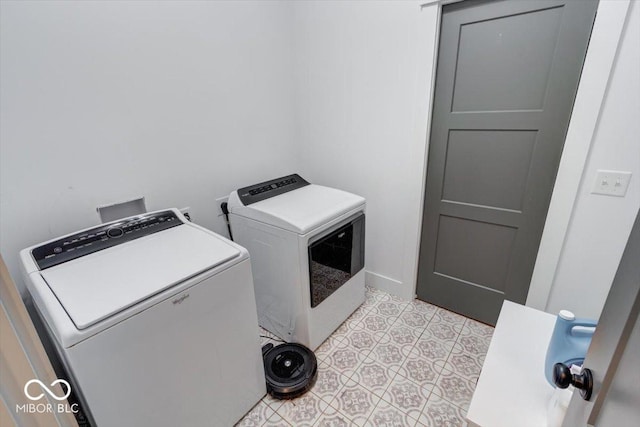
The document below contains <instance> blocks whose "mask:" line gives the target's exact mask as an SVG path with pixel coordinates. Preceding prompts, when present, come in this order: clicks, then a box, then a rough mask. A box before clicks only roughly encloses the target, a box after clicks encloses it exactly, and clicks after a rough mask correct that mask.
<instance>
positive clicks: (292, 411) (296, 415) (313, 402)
mask: <svg viewBox="0 0 640 427" xmlns="http://www.w3.org/2000/svg"><path fill="white" fill-rule="evenodd" d="M327 406H328V403H326V402H325V401H323V400H322V399H320V397H318V396H317V395H315V394H314V393H313V392H307V393H306V394H304V395H303V396H301V397H298V398H296V399H293V400H287V401H285V402H284V404H283V405H282V406H281V407H280V408H278V410H277V413H278V414H279V415H280V416H281V417H282V418H283V419H284V420H286V421H287V422H289V423H290V424H292V425H294V426H296V427H298V426H312V425H313V424H314V423H315V422H316V421H317V420H318V418H320V415H322V413H323V412H324V410H325V409H326V408H327Z"/></svg>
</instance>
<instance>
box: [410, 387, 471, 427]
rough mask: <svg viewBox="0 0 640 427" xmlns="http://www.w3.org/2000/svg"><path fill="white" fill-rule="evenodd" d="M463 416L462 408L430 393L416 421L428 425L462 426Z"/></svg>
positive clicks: (443, 426) (430, 426) (439, 426)
mask: <svg viewBox="0 0 640 427" xmlns="http://www.w3.org/2000/svg"><path fill="white" fill-rule="evenodd" d="M464 418H465V412H464V411H463V410H462V409H460V408H458V407H457V406H455V405H453V404H452V403H450V402H447V401H446V400H445V399H443V398H442V397H440V396H438V395H437V394H436V393H431V396H429V400H428V402H427V405H426V406H425V407H424V409H423V410H422V414H421V415H420V419H419V420H418V421H419V422H420V423H422V424H424V425H426V426H428V427H462V426H464V425H465V424H466V423H465V421H464Z"/></svg>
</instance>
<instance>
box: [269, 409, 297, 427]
mask: <svg viewBox="0 0 640 427" xmlns="http://www.w3.org/2000/svg"><path fill="white" fill-rule="evenodd" d="M263 426H264V427H289V426H291V424H289V423H288V422H287V421H286V420H285V419H284V418H282V417H281V416H280V414H278V413H277V412H276V413H275V414H273V415H272V416H271V417H269V419H268V420H267V422H266V423H264V425H263Z"/></svg>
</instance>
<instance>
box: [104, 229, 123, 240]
mask: <svg viewBox="0 0 640 427" xmlns="http://www.w3.org/2000/svg"><path fill="white" fill-rule="evenodd" d="M123 234H124V231H122V228H110V229H108V230H107V236H109V237H113V238H116V237H122V235H123Z"/></svg>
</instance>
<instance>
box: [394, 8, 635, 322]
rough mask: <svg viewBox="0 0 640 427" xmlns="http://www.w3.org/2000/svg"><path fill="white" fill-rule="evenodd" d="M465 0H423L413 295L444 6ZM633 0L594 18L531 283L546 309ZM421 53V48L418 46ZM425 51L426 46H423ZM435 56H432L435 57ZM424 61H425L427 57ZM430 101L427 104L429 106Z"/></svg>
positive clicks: (537, 302) (530, 300)
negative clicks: (422, 83) (427, 63)
mask: <svg viewBox="0 0 640 427" xmlns="http://www.w3.org/2000/svg"><path fill="white" fill-rule="evenodd" d="M460 1H464V0H423V1H421V2H419V4H420V9H421V15H422V16H421V19H420V24H421V25H424V26H425V27H426V28H429V29H430V30H429V31H425V32H424V35H425V37H428V41H427V43H426V44H427V45H430V46H429V47H430V48H431V49H432V50H431V55H428V53H427V55H425V56H427V58H426V60H427V61H428V60H431V62H430V66H427V67H424V71H426V72H427V75H426V77H427V80H428V81H429V83H428V85H425V86H426V89H427V97H426V99H425V97H424V93H422V94H417V96H416V111H417V113H424V115H420V114H416V122H417V123H416V126H415V128H416V132H414V138H416V141H415V144H416V146H417V147H421V148H422V150H423V153H422V156H421V164H420V167H419V168H420V170H421V180H420V184H419V185H417V186H416V187H419V189H420V193H419V195H417V197H416V199H415V201H416V202H419V205H418V206H417V209H418V212H419V215H417V216H415V217H413V218H412V219H413V220H414V221H416V222H417V223H415V224H414V225H415V228H414V229H415V230H417V231H418V232H417V233H415V234H414V235H413V236H411V235H407V245H411V246H413V247H414V248H415V251H414V257H413V258H411V257H405V266H404V271H405V274H406V276H405V277H408V278H410V280H411V282H412V283H413V286H412V288H413V293H412V296H413V297H415V296H416V288H417V282H418V260H419V256H420V237H421V235H422V217H423V215H424V198H425V189H426V177H427V162H428V153H429V142H430V141H429V138H430V135H431V116H432V113H433V100H434V99H433V97H434V92H435V78H436V68H437V65H438V64H437V58H438V48H439V44H440V23H441V17H442V7H443V6H444V5H447V4H451V3H458V2H460ZM630 1H631V0H600V2H599V4H598V10H597V13H596V19H595V21H594V24H593V29H592V33H591V39H590V41H589V47H588V48H587V55H586V57H585V61H584V66H583V69H582V75H581V78H580V83H579V85H578V91H577V93H576V99H575V103H574V107H573V111H572V114H571V118H570V119H569V128H568V130H567V136H566V138H565V144H564V148H563V151H562V157H561V158H560V165H559V167H558V173H557V176H556V181H555V184H554V187H553V193H552V196H551V202H550V204H549V210H548V212H547V219H546V221H545V225H544V230H543V232H542V239H541V240H540V246H539V248H538V255H537V258H536V263H535V267H534V270H533V275H532V277H531V284H530V286H529V292H528V295H527V300H526V305H527V306H530V307H534V308H537V309H539V310H543V311H544V310H546V307H547V302H548V299H549V296H550V294H551V289H552V287H553V281H554V277H555V273H556V269H557V267H558V264H559V262H560V255H561V253H562V248H563V246H564V241H565V236H566V233H567V230H568V226H569V222H570V220H571V217H572V214H573V209H574V205H575V201H576V199H577V196H578V191H579V189H580V183H581V181H582V174H583V171H584V168H585V166H586V163H587V157H588V154H589V151H590V149H591V144H592V141H593V139H594V136H595V132H596V127H597V124H598V121H599V117H600V113H601V110H602V107H603V103H604V100H605V96H606V93H607V88H608V85H609V79H610V76H611V72H612V69H613V65H614V63H615V59H616V58H617V55H618V44H619V42H620V38H621V35H622V31H623V29H624V27H625V22H626V20H627V14H628V11H629V4H630ZM417 54H421V52H418V53H417ZM422 54H424V52H422ZM429 56H430V57H429ZM419 63H421V64H422V62H421V61H419ZM425 107H426V108H425Z"/></svg>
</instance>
